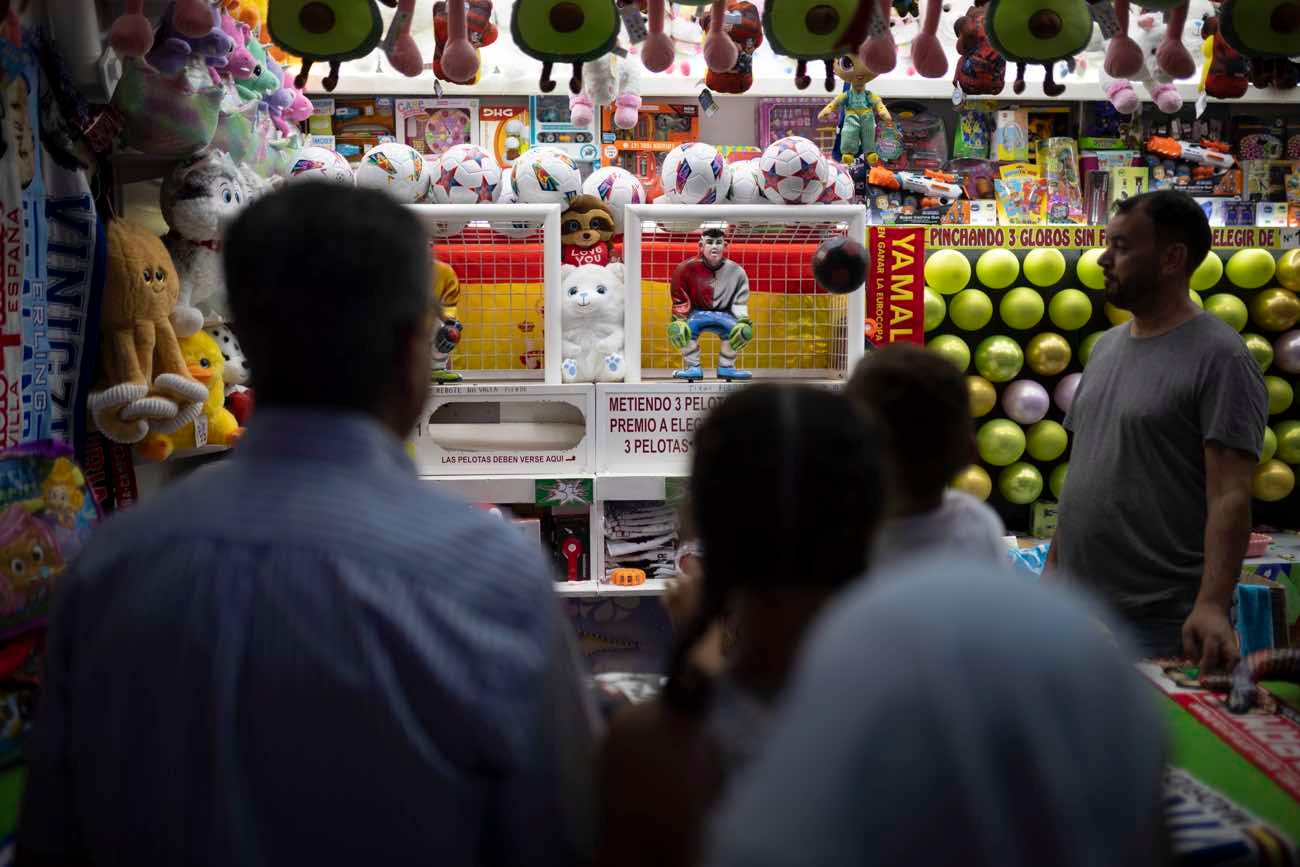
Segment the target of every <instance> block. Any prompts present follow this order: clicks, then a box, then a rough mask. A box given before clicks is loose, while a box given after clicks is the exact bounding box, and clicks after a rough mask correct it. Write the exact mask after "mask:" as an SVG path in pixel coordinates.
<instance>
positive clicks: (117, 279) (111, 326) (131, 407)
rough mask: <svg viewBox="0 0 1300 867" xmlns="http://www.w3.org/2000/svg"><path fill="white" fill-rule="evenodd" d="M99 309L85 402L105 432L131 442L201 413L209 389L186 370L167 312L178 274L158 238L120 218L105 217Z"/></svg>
mask: <svg viewBox="0 0 1300 867" xmlns="http://www.w3.org/2000/svg"><path fill="white" fill-rule="evenodd" d="M106 234H107V236H108V273H107V280H106V281H105V285H104V303H103V311H102V314H101V326H100V328H101V331H102V334H101V336H100V365H99V385H98V387H97V388H96V389H95V391H94V392H93V393H92V394H91V395H90V399H89V408H90V412H91V415H92V417H93V418H94V420H95V424H96V425H97V426H98V427H99V430H100V431H101V432H102V433H103V434H104V436H106V437H108V438H109V439H111V440H113V441H114V442H119V443H136V442H139V441H140V440H142V439H144V437H145V435H146V434H147V433H149V431H150V429H151V428H152V429H153V430H155V431H158V432H160V433H170V432H171V431H174V430H178V429H179V428H181V427H183V426H185V425H187V424H189V423H190V422H192V421H194V420H195V419H196V418H198V416H199V415H200V414H201V413H202V411H203V401H204V399H205V398H206V397H207V389H206V388H205V387H204V386H203V385H202V384H201V383H199V382H198V381H196V380H195V379H194V378H193V377H191V376H190V374H189V370H188V367H187V365H186V363H185V357H184V356H183V355H182V354H181V348H180V345H179V343H178V342H177V340H176V333H175V332H174V331H173V330H172V325H171V321H170V320H169V318H168V317H169V316H170V314H171V312H172V308H173V307H175V306H176V300H177V298H178V297H179V295H180V280H179V278H178V277H177V276H176V268H175V266H174V265H173V264H172V259H171V256H170V255H168V253H167V248H166V247H164V246H163V243H162V239H161V238H159V237H158V236H157V235H155V234H153V233H152V232H150V231H149V230H147V229H145V228H143V227H141V226H137V225H135V224H132V223H129V222H127V221H125V220H112V221H110V222H109V224H108V226H107V229H106Z"/></svg>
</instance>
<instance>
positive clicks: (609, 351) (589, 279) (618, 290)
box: [560, 262, 626, 382]
mask: <svg viewBox="0 0 1300 867" xmlns="http://www.w3.org/2000/svg"><path fill="white" fill-rule="evenodd" d="M623 280H624V273H623V264H622V263H621V262H614V263H611V264H609V265H582V266H581V267H577V268H575V267H574V266H572V265H567V264H566V265H561V266H560V304H561V311H560V321H561V325H562V329H563V333H562V335H561V346H562V347H563V352H564V356H563V360H562V361H561V362H560V377H561V379H563V380H564V382H621V381H622V380H623V376H624V374H625V372H626V365H625V364H624V361H623V346H624V331H623Z"/></svg>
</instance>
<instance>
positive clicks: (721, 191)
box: [659, 142, 731, 205]
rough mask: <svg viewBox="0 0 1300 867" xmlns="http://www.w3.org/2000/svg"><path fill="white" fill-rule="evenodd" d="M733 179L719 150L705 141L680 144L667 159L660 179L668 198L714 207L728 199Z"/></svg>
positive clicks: (683, 203) (683, 202)
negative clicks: (728, 189) (728, 190)
mask: <svg viewBox="0 0 1300 867" xmlns="http://www.w3.org/2000/svg"><path fill="white" fill-rule="evenodd" d="M730 179H731V173H730V172H729V171H728V166H727V162H726V160H724V159H723V158H722V154H720V153H718V149H717V148H715V147H714V146H713V145H710V144H705V143H704V142H687V143H686V144H681V145H678V146H677V147H675V148H673V149H672V150H670V151H669V152H668V156H666V157H664V164H663V165H662V166H661V167H660V168H659V180H660V182H661V183H662V184H663V188H664V195H666V196H667V197H668V199H669V200H670V201H672V202H675V203H677V204H681V205H712V204H715V203H716V202H719V201H721V200H722V199H724V198H726V195H727V188H728V186H729V182H730Z"/></svg>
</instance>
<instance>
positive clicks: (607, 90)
mask: <svg viewBox="0 0 1300 867" xmlns="http://www.w3.org/2000/svg"><path fill="white" fill-rule="evenodd" d="M637 65H638V64H636V63H635V62H633V61H631V60H626V59H624V58H621V57H619V56H618V55H616V54H612V53H611V54H606V55H605V56H604V57H599V58H597V59H596V60H593V61H592V62H591V63H588V64H587V65H586V66H585V67H584V70H585V72H586V75H585V76H584V77H583V79H582V92H581V93H575V94H572V95H570V97H569V122H570V123H571V124H573V125H574V126H581V127H589V126H591V124H592V122H593V121H594V120H595V107H596V106H598V105H602V106H603V105H613V106H614V126H616V127H618V128H619V129H632V128H633V127H634V126H636V123H637V119H638V118H639V116H640V111H641V94H640V87H641V72H640V70H638V69H637Z"/></svg>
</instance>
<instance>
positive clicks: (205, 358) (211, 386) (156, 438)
mask: <svg viewBox="0 0 1300 867" xmlns="http://www.w3.org/2000/svg"><path fill="white" fill-rule="evenodd" d="M180 345H181V354H182V355H184V356H185V364H186V366H187V367H188V369H189V374H190V376H192V377H194V378H195V379H196V380H198V381H199V382H201V383H203V385H204V386H205V387H206V388H207V389H208V396H207V398H206V399H205V400H204V401H203V415H201V416H200V417H199V419H198V420H197V421H195V422H193V423H191V424H187V425H184V426H183V427H181V428H179V429H178V430H176V431H173V432H171V433H163V432H151V433H150V434H149V435H148V436H147V437H145V438H144V440H143V441H142V442H141V443H140V445H138V446H137V447H136V448H137V450H138V451H139V453H140V455H141V457H144V458H148V459H149V460H153V461H164V460H166V459H167V458H169V457H171V454H172V452H174V451H175V450H176V449H192V448H196V447H197V446H203V445H218V446H228V445H233V444H234V442H235V440H237V439H238V438H239V436H240V434H242V433H243V432H244V429H243V428H242V427H240V426H239V422H237V421H235V417H234V416H233V415H231V413H230V411H229V410H227V409H226V384H225V381H224V380H223V379H222V375H221V372H222V369H223V367H224V366H225V363H226V359H225V357H224V356H222V354H221V347H219V346H217V342H216V341H215V340H213V339H212V337H211V335H209V334H208V333H207V332H206V331H203V330H199V331H196V332H195V333H194V334H191V335H190V336H189V337H182V338H181V340H180Z"/></svg>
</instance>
